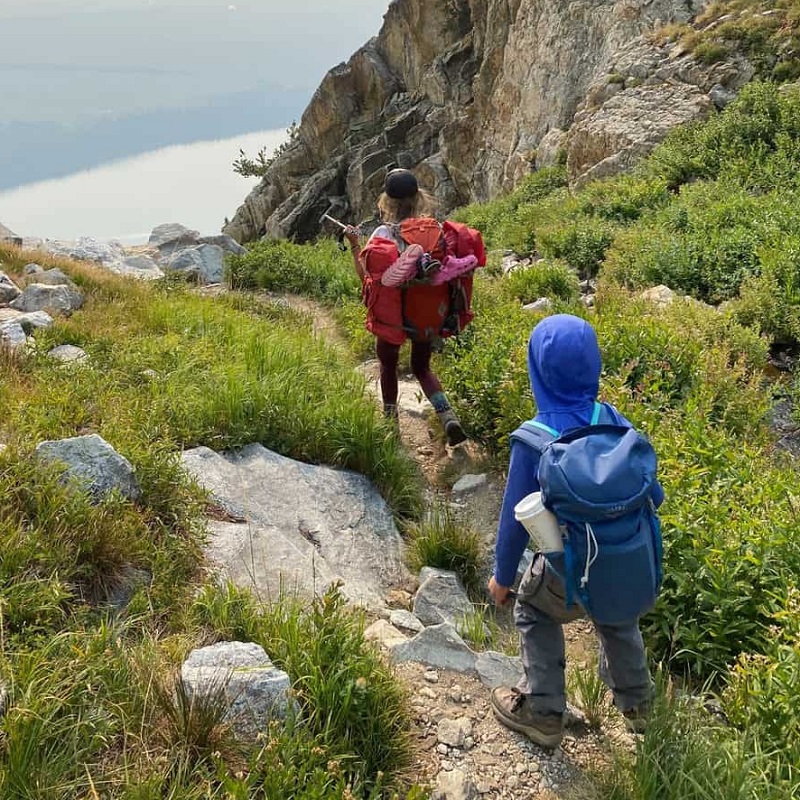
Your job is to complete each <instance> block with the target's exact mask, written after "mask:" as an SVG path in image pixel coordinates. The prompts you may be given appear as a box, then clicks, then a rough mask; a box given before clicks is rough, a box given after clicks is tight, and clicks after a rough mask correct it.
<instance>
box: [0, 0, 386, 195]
mask: <svg viewBox="0 0 800 800" xmlns="http://www.w3.org/2000/svg"><path fill="white" fill-rule="evenodd" d="M387 7H388V0H300V2H297V0H0V190H2V189H4V188H11V187H14V186H20V185H24V184H27V183H32V182H35V181H39V180H44V179H48V178H52V177H57V176H59V175H67V174H71V173H73V172H76V171H78V170H80V169H86V168H90V167H93V166H95V165H98V164H101V163H107V162H108V161H110V160H113V159H118V158H123V157H126V156H129V155H134V154H136V153H144V152H148V151H151V150H155V149H157V148H159V147H164V146H169V145H173V144H183V143H188V142H193V141H203V140H210V139H219V138H224V137H231V136H236V135H239V134H241V133H246V132H250V131H257V130H264V129H273V128H285V127H286V126H288V125H289V124H290V123H291V122H292V121H294V120H299V118H300V114H301V113H302V110H303V109H304V108H305V106H306V104H307V102H308V100H309V98H310V97H311V94H312V92H313V91H314V89H315V88H316V87H317V85H318V84H319V82H320V80H321V79H322V77H323V76H324V74H325V73H326V72H327V70H328V69H330V68H331V67H333V66H335V65H336V64H338V63H339V62H341V61H344V60H346V59H347V58H348V57H349V56H350V55H351V54H352V53H353V52H354V51H355V50H356V49H357V48H358V47H360V46H361V45H362V44H364V43H365V42H366V41H367V40H368V39H369V38H370V37H372V36H374V35H375V34H376V33H377V32H378V30H379V29H380V25H381V20H382V17H383V14H384V12H385V10H386V8H387Z"/></svg>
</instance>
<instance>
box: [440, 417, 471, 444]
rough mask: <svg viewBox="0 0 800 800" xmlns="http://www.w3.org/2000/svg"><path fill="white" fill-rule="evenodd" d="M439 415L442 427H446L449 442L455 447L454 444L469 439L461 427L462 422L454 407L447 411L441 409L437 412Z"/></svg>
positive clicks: (445, 431)
mask: <svg viewBox="0 0 800 800" xmlns="http://www.w3.org/2000/svg"><path fill="white" fill-rule="evenodd" d="M437 415H438V417H439V422H441V423H442V427H443V428H444V433H445V436H447V444H449V445H450V446H451V447H453V446H454V445H457V444H461V442H465V441H466V440H467V434H466V433H464V429H463V428H462V427H461V422H460V421H459V419H458V417H457V416H456V412H455V411H453V409H452V408H448V409H447V410H445V411H439V412H437Z"/></svg>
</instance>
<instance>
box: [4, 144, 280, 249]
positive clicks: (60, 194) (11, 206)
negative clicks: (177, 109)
mask: <svg viewBox="0 0 800 800" xmlns="http://www.w3.org/2000/svg"><path fill="white" fill-rule="evenodd" d="M285 138H286V132H285V130H268V131H260V132H257V133H248V134H244V135H241V136H235V137H233V138H230V139H221V140H215V141H207V142H196V143H194V144H189V145H177V146H173V147H165V148H162V149H159V150H154V151H152V152H149V153H144V154H143V155H139V156H135V157H132V158H126V159H123V160H121V161H117V162H113V163H111V164H107V165H104V166H102V167H97V168H95V169H90V170H86V171H83V172H78V173H76V174H74V175H69V176H67V177H65V178H59V179H56V180H49V181H41V182H39V183H33V184H29V185H27V186H22V187H20V188H19V189H13V190H11V191H7V192H2V193H0V222H2V223H3V224H5V225H7V226H8V227H10V228H11V229H12V230H14V231H15V232H16V233H17V234H19V235H20V236H35V237H40V238H48V239H77V238H78V237H79V236H91V237H93V238H96V239H100V240H102V241H107V240H110V239H117V240H119V241H121V242H123V243H124V244H141V243H143V242H146V241H147V237H148V236H149V234H150V231H151V230H152V229H153V228H154V227H155V226H156V225H159V224H161V223H163V222H180V223H182V224H184V225H186V226H188V227H189V228H194V229H195V230H198V231H200V233H201V234H203V235H208V234H213V233H219V230H220V228H221V226H222V224H223V221H224V219H225V217H229V218H230V217H232V216H233V215H234V213H235V212H236V209H237V208H238V207H239V206H240V205H241V203H242V201H243V200H244V198H245V196H246V195H247V193H248V192H249V191H250V189H251V188H252V187H253V186H254V185H255V184H257V183H258V179H255V178H243V177H242V176H241V175H238V174H236V173H235V172H234V171H233V169H232V168H231V164H232V163H233V161H234V160H235V159H236V158H237V157H238V155H239V149H240V148H241V149H243V150H244V151H245V153H247V155H248V156H250V157H251V158H252V157H254V156H255V155H256V153H257V152H258V150H259V149H260V148H262V147H264V146H266V147H267V152H268V153H269V152H272V150H273V149H274V148H275V147H277V146H278V145H279V144H280V143H281V142H282V141H284V140H285Z"/></svg>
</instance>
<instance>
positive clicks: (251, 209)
mask: <svg viewBox="0 0 800 800" xmlns="http://www.w3.org/2000/svg"><path fill="white" fill-rule="evenodd" d="M702 6H703V2H701V0H573V2H570V3H563V2H559V0H510V2H509V1H508V0H502V2H501V0H394V2H393V3H391V5H390V6H389V9H388V11H387V13H386V15H385V18H384V23H383V26H382V28H381V31H380V33H379V34H378V36H377V37H375V38H374V39H372V40H371V41H370V42H368V43H367V44H366V45H365V46H364V47H362V48H361V49H360V50H359V51H358V52H356V53H355V55H353V57H352V58H351V59H350V60H349V61H348V62H347V63H346V64H340V65H339V66H337V67H335V68H334V69H332V70H331V71H330V72H329V73H328V74H327V75H326V76H325V78H324V79H323V81H322V83H321V85H320V86H319V88H318V89H317V91H316V93H315V94H314V96H313V98H312V100H311V103H310V104H309V106H308V108H307V109H306V111H305V113H304V114H303V117H302V120H301V124H300V125H299V126H298V129H297V132H296V135H295V136H294V138H293V139H292V141H291V142H290V143H288V146H287V147H286V149H285V151H284V152H283V153H282V154H281V155H280V156H278V157H277V158H276V159H275V161H274V162H273V164H272V165H271V166H270V167H269V169H268V171H267V173H266V175H265V177H264V179H263V180H262V181H261V183H260V184H259V185H258V186H257V187H256V188H255V189H254V190H253V191H252V192H251V193H250V195H249V196H248V197H247V198H246V200H245V202H244V204H243V205H242V206H241V207H240V208H239V210H238V211H237V212H236V214H235V216H234V217H233V219H232V220H231V221H230V222H229V223H228V224H227V225H226V226H225V228H224V230H225V232H226V233H227V234H230V235H231V236H232V237H234V238H235V239H236V240H238V241H240V242H246V241H251V240H254V239H257V238H259V237H261V236H264V235H268V236H275V237H280V236H287V237H293V238H296V239H300V240H303V239H307V238H310V237H312V236H314V235H315V234H316V233H317V232H318V230H319V221H320V217H321V215H322V214H323V213H324V212H325V211H329V212H330V213H331V214H332V215H333V216H340V217H343V218H346V219H349V220H351V221H357V220H361V219H365V218H369V217H371V216H372V215H373V210H374V206H375V199H376V197H377V195H378V194H379V191H380V189H381V186H382V183H383V179H384V176H385V173H386V170H387V168H389V167H392V166H401V167H407V168H413V169H414V170H415V172H416V174H417V176H418V178H419V179H420V181H421V183H422V185H423V186H425V187H426V188H427V189H428V190H430V191H431V192H432V193H433V194H434V195H435V196H436V198H437V200H438V203H439V210H440V211H442V212H447V211H449V210H451V209H452V208H453V207H455V206H457V205H461V204H464V203H467V202H474V201H477V202H481V201H486V200H488V199H490V198H492V197H494V196H495V195H497V194H498V193H499V192H501V191H505V190H509V189H511V188H513V186H514V185H515V184H516V183H517V182H518V180H519V179H520V178H521V177H522V176H524V175H525V174H526V173H527V172H528V171H530V169H531V168H532V167H533V166H534V165H539V166H541V165H542V164H546V163H553V161H554V160H555V159H556V158H557V157H559V156H560V154H561V153H562V151H564V148H566V155H567V158H568V162H569V165H570V168H571V177H572V178H573V179H575V180H580V179H581V178H582V176H583V175H585V174H587V173H589V172H591V170H592V169H594V168H595V167H596V166H597V165H598V164H602V166H601V167H600V169H598V171H597V174H609V173H610V172H612V171H614V170H615V169H621V168H624V167H626V166H628V165H629V164H630V163H632V161H633V160H634V159H635V158H637V157H640V156H641V155H642V154H643V153H644V152H646V151H647V149H648V148H652V147H653V146H654V145H655V144H656V143H657V142H658V141H660V139H661V138H663V136H664V135H665V133H666V131H667V130H669V128H670V127H671V126H672V125H674V124H678V123H680V122H685V121H687V120H689V119H694V118H697V117H702V116H703V115H705V114H707V113H709V112H710V110H711V109H712V108H713V106H714V104H715V103H718V101H719V99H720V98H727V97H730V96H732V95H733V93H735V91H736V89H737V88H738V86H740V85H741V83H743V82H744V81H745V80H747V79H748V78H749V77H750V75H751V74H752V70H750V69H749V67H748V66H747V65H745V64H733V65H730V64H725V65H712V66H711V67H701V66H699V65H697V64H696V62H694V61H693V60H691V59H690V58H689V57H688V56H687V57H685V58H683V57H679V55H680V54H679V53H677V49H678V47H677V46H675V47H673V49H672V51H670V50H669V47H666V48H660V49H659V48H658V47H657V46H656V45H653V44H650V43H648V41H647V38H646V34H648V33H649V32H650V31H652V30H653V29H655V28H657V27H659V26H661V25H662V24H665V23H668V22H675V21H677V22H685V21H688V20H690V19H691V18H692V17H693V15H694V14H696V12H697V11H698V10H699V9H700V8H701V7H702ZM654 105H657V106H658V114H656V115H655V119H654V112H653V108H654ZM579 109H580V110H581V112H582V115H581V116H580V120H579V122H580V125H581V127H580V129H579V130H578V131H576V132H575V133H573V134H570V133H569V131H570V128H571V127H572V125H573V122H574V121H575V120H576V112H577V111H578V110H579ZM612 116H613V119H614V122H613V124H612V123H610V122H609V118H610V117H612ZM604 126H608V127H609V132H608V135H607V136H606V137H605V138H603V136H602V135H601V134H602V130H603V128H604ZM540 145H541V146H542V153H541V154H539V153H538V148H539V147H540ZM620 152H622V153H624V155H622V156H620V157H619V158H617V160H616V161H614V160H613V157H614V156H615V155H617V154H618V153H620ZM609 158H611V159H612V160H611V161H609Z"/></svg>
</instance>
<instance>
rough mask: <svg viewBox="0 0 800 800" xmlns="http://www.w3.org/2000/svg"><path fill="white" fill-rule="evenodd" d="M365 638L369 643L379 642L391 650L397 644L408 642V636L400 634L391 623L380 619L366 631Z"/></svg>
mask: <svg viewBox="0 0 800 800" xmlns="http://www.w3.org/2000/svg"><path fill="white" fill-rule="evenodd" d="M364 638H365V639H366V640H367V641H368V642H377V643H378V644H379V645H380V646H381V647H385V648H387V649H388V648H390V647H392V646H393V645H396V644H402V643H403V642H407V641H408V636H405V635H404V634H402V633H400V631H399V630H397V628H395V627H394V626H393V625H392V624H391V623H389V622H387V621H386V620H385V619H379V620H376V621H375V622H373V623H372V625H370V626H369V627H368V628H367V629H366V630H365V631H364Z"/></svg>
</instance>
